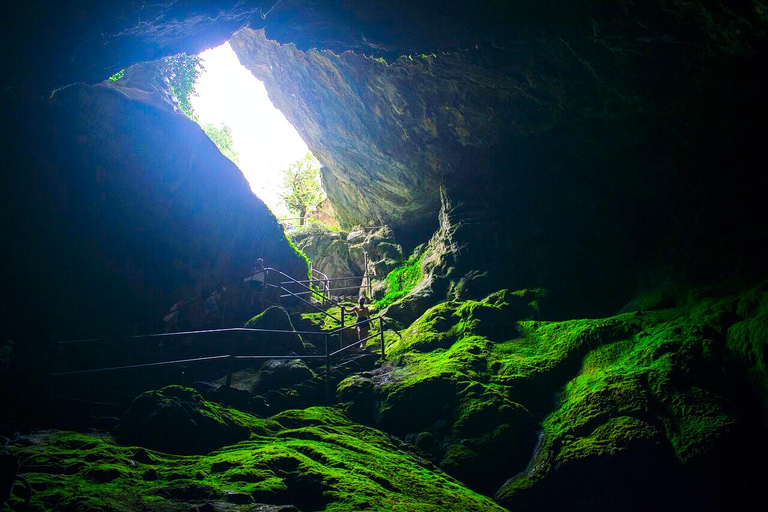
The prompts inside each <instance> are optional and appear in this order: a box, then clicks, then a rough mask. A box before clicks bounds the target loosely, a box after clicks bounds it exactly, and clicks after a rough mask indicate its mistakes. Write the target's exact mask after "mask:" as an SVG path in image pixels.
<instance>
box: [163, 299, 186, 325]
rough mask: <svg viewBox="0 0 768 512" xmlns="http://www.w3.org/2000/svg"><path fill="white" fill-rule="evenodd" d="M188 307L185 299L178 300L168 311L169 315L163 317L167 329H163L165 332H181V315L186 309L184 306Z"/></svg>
mask: <svg viewBox="0 0 768 512" xmlns="http://www.w3.org/2000/svg"><path fill="white" fill-rule="evenodd" d="M186 305H187V301H185V300H184V299H179V300H177V301H176V302H175V303H174V304H173V306H171V309H170V310H169V311H168V314H167V315H165V317H163V322H165V327H164V328H163V332H165V333H169V332H176V331H178V330H179V324H180V318H179V317H180V315H181V310H182V309H184V306H186Z"/></svg>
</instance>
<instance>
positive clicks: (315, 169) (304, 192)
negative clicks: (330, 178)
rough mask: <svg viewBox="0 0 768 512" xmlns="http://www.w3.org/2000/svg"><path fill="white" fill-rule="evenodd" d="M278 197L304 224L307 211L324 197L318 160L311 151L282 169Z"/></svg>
mask: <svg viewBox="0 0 768 512" xmlns="http://www.w3.org/2000/svg"><path fill="white" fill-rule="evenodd" d="M280 198H281V199H282V200H283V201H284V202H285V206H287V207H288V210H290V211H291V212H293V213H295V214H296V215H298V216H299V217H301V221H300V225H302V226H303V225H304V222H305V221H306V217H307V213H309V212H312V211H314V210H315V208H317V205H319V204H320V202H321V201H322V200H323V199H325V191H323V188H322V186H321V185H320V162H318V161H317V159H316V158H315V156H314V155H313V154H312V153H311V152H307V154H306V155H304V157H303V158H301V159H300V160H297V161H295V162H294V163H292V164H291V165H290V167H288V169H286V170H285V171H283V191H282V192H280Z"/></svg>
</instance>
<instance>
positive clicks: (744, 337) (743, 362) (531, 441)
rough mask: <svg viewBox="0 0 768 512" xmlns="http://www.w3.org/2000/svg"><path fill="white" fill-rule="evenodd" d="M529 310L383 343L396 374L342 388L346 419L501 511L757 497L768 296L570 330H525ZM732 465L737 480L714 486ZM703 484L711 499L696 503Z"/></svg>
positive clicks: (468, 309)
mask: <svg viewBox="0 0 768 512" xmlns="http://www.w3.org/2000/svg"><path fill="white" fill-rule="evenodd" d="M525 296H526V294H525V293H516V294H511V293H509V292H506V291H502V292H499V293H496V294H492V295H491V296H490V297H488V298H486V299H484V300H483V301H453V302H445V303H442V304H439V305H437V306H435V307H433V308H431V309H429V310H428V311H427V312H426V313H425V314H424V315H422V317H420V318H419V319H418V320H417V321H416V322H414V323H413V324H412V325H411V326H410V327H409V328H408V329H406V330H405V331H403V333H402V335H401V336H400V337H398V336H396V335H394V334H387V343H388V351H389V353H390V354H392V355H393V356H394V361H393V364H392V365H390V366H388V367H384V368H382V369H380V370H377V371H374V372H371V373H370V374H369V375H359V376H356V377H354V378H350V379H348V380H347V381H345V382H343V383H342V385H341V386H340V395H341V398H342V400H346V401H348V402H349V406H348V411H349V414H351V415H352V416H353V417H355V418H357V419H359V420H360V421H365V422H369V423H371V424H373V425H378V426H380V427H381V428H384V429H385V430H387V431H391V432H393V433H395V434H398V435H401V436H404V437H405V438H406V440H409V441H412V442H413V443H414V444H416V445H417V446H419V447H420V448H422V449H423V450H424V452H425V453H426V454H429V455H430V456H431V457H432V459H433V460H435V462H437V463H439V464H440V466H441V467H442V468H443V469H445V470H446V471H447V472H448V473H449V474H452V475H454V476H456V477H457V478H460V479H461V480H462V481H464V482H466V483H467V484H468V485H470V487H472V488H475V489H478V490H481V491H483V492H487V493H493V492H494V490H493V489H492V487H493V486H501V489H500V490H499V492H498V493H497V499H498V500H499V501H500V503H501V504H503V505H504V506H506V507H509V508H510V509H513V510H517V509H519V510H529V509H530V510H552V509H553V508H556V507H557V506H558V504H562V503H566V502H567V503H568V504H569V507H570V508H571V509H573V510H613V509H617V508H625V509H626V508H630V509H633V510H641V509H643V508H645V509H669V508H671V507H683V508H685V507H688V506H689V504H690V503H695V504H698V505H697V506H699V508H702V507H703V508H706V507H707V506H708V505H706V503H707V500H713V503H721V501H718V500H721V498H722V497H723V496H725V495H726V494H728V495H730V494H731V491H732V490H737V491H738V492H739V493H743V495H744V496H747V495H752V496H754V492H755V491H754V489H750V486H752V485H754V478H753V477H752V476H750V473H749V472H748V471H746V470H745V469H744V468H746V464H745V460H744V459H745V454H746V452H751V451H754V452H755V453H766V451H768V450H766V448H767V445H766V443H765V441H763V440H762V439H763V436H764V435H765V434H766V429H765V426H764V423H762V420H761V417H762V416H763V414H764V412H763V411H762V408H763V407H762V406H761V405H760V403H761V401H760V399H758V398H757V397H758V396H763V397H764V396H766V388H765V387H764V386H765V382H766V369H765V362H766V359H765V351H766V346H768V338H767V337H766V335H765V329H764V325H765V323H766V322H765V318H766V316H765V315H766V311H768V308H767V307H766V306H767V305H768V300H766V297H768V292H766V291H765V286H758V287H756V288H754V289H752V290H749V291H746V292H743V293H741V294H739V295H731V296H726V297H721V298H704V299H701V298H700V299H699V300H698V301H696V302H692V303H689V304H688V305H685V306H681V307H678V308H677V309H667V310H659V311H653V312H644V313H638V312H635V313H625V314H621V315H618V316H615V317H611V318H605V319H583V320H571V321H565V322H542V321H537V320H519V319H520V318H521V316H522V314H523V312H524V311H525V308H524V307H523V306H527V307H530V303H529V302H530V301H529V299H530V298H531V297H527V298H525V300H522V298H523V297H525ZM516 299H521V300H519V301H518V302H515V300H516ZM526 301H528V304H526ZM515 304H518V305H519V308H518V309H516V308H515V306H514V305H515ZM505 311H506V314H505V313H504V312H505ZM427 397H429V398H427ZM537 423H538V424H540V427H537ZM539 428H540V439H539V442H538V443H537V435H536V432H537V430H539ZM531 456H533V458H532V460H531V461H530V463H529V464H528V462H529V459H531ZM722 463H725V464H727V465H728V467H729V468H733V466H738V468H739V469H731V470H729V474H728V475H727V476H725V477H722V476H720V477H718V476H717V475H718V474H719V473H720V472H721V471H722V470H721V464H722ZM526 464H528V469H527V471H522V470H523V468H524V467H525V466H526ZM517 472H520V474H519V475H518V476H515V477H514V478H512V477H513V476H514V475H515V473H517ZM507 479H510V480H509V481H508V482H506V483H504V481H505V480H507ZM708 479H715V480H717V483H716V484H712V485H707V490H706V492H703V493H700V494H697V491H696V489H697V488H698V487H700V486H703V485H705V484H704V482H706V481H707V480H708ZM670 482H676V483H675V486H676V487H677V488H676V489H673V487H674V486H673V485H672V484H671V483H670ZM502 484H504V485H502ZM755 488H756V487H755ZM668 492H674V493H675V498H674V499H670V500H666V498H665V496H666V493H668ZM750 493H751V494H750ZM628 500H629V501H631V500H636V502H633V503H634V504H632V505H629V506H628V505H627V502H628ZM689 508H690V507H689ZM694 508H695V507H694Z"/></svg>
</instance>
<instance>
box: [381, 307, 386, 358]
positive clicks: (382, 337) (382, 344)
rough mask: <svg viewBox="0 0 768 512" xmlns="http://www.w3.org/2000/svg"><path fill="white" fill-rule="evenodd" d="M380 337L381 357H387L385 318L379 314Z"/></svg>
mask: <svg viewBox="0 0 768 512" xmlns="http://www.w3.org/2000/svg"><path fill="white" fill-rule="evenodd" d="M379 339H380V340H381V358H382V359H386V358H387V355H386V354H385V353H384V318H383V317H382V316H379Z"/></svg>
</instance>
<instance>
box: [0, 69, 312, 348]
mask: <svg viewBox="0 0 768 512" xmlns="http://www.w3.org/2000/svg"><path fill="white" fill-rule="evenodd" d="M139 68H140V69H135V70H129V71H128V77H129V79H128V80H127V81H126V82H125V83H124V84H120V82H117V83H115V84H112V83H105V84H99V85H94V86H88V85H81V84H79V85H73V86H70V87H68V88H66V89H63V90H61V91H58V92H57V93H56V94H54V95H53V97H52V98H51V99H50V100H45V101H43V100H40V99H38V98H36V99H33V100H30V101H27V100H23V101H22V100H20V99H17V101H16V102H13V101H11V102H7V101H6V102H4V103H3V112H4V118H6V119H9V122H10V120H14V122H18V123H19V125H18V127H17V128H16V130H17V135H16V137H17V138H18V140H17V142H18V143H17V144H13V145H12V146H11V147H10V148H9V149H8V151H7V152H6V154H5V157H6V159H7V162H9V166H10V167H11V168H14V169H18V172H17V171H14V172H7V173H3V178H2V180H3V183H2V185H3V190H4V191H5V192H6V194H8V197H7V198H5V199H4V201H3V202H2V203H3V208H4V211H5V209H10V210H13V211H14V218H23V219H24V224H23V229H19V227H21V225H17V227H16V228H14V229H13V230H4V239H3V243H4V244H9V246H14V247H17V248H18V249H17V250H15V251H13V252H11V253H9V257H10V258H11V260H10V262H9V264H8V265H6V266H4V267H3V272H4V273H3V276H4V277H3V280H4V283H5V284H6V286H7V289H8V290H9V293H13V294H14V295H16V296H17V297H18V299H17V300H15V301H14V310H13V312H12V315H15V316H16V317H17V318H18V322H15V324H16V326H17V328H24V327H25V326H27V327H28V326H29V325H32V323H31V322H29V321H27V320H25V318H27V315H29V314H32V313H33V312H35V311H37V310H39V307H41V305H43V304H44V305H45V309H46V312H47V313H46V315H47V317H48V321H47V322H45V324H46V325H45V328H46V329H50V330H51V331H52V330H53V329H55V330H56V332H57V333H58V335H59V336H61V337H77V336H83V335H87V334H88V333H89V332H90V333H94V332H97V333H98V334H100V335H102V336H103V335H104V334H106V333H109V332H111V330H114V329H115V328H118V327H121V326H124V325H126V324H131V323H134V322H147V323H145V324H142V325H141V326H140V329H141V330H140V331H139V332H142V331H144V332H146V331H149V330H152V331H154V332H156V331H157V330H160V329H162V321H161V319H162V318H163V316H165V315H166V314H167V312H168V309H169V308H170V307H171V305H173V304H174V303H175V302H176V301H177V300H178V299H179V298H182V297H183V298H186V299H187V302H188V303H189V306H188V309H189V312H188V313H189V320H190V323H191V325H192V326H196V325H198V324H199V321H200V320H201V319H202V317H203V305H202V304H203V301H204V300H205V299H206V298H207V297H208V294H210V292H211V290H212V289H214V288H217V287H221V286H225V287H227V288H228V292H227V293H226V294H225V295H226V298H227V301H228V303H227V306H228V309H229V310H230V311H231V310H232V308H231V307H229V306H234V305H236V304H237V303H238V297H237V295H238V291H239V286H238V285H239V283H240V279H241V278H242V277H243V276H245V275H247V274H248V273H249V272H250V271H251V270H252V268H253V263H254V261H255V259H256V258H259V257H262V258H264V260H265V262H266V264H267V265H271V266H274V267H278V268H280V270H282V271H284V272H286V273H287V274H290V275H294V276H301V275H306V274H307V268H306V264H305V262H304V260H303V258H301V257H300V256H299V255H298V254H297V253H296V252H295V251H294V250H293V249H292V248H291V247H290V246H289V244H288V242H287V240H286V239H285V236H284V234H283V232H282V229H281V228H280V226H279V224H278V223H277V221H276V220H275V218H274V217H273V216H272V214H271V213H270V212H269V210H268V209H267V207H266V206H265V205H264V204H263V203H262V202H261V200H259V199H258V198H257V197H256V196H254V195H253V193H252V192H251V190H250V187H249V186H248V183H247V181H246V180H245V178H244V177H243V175H242V173H241V172H240V171H239V169H238V168H237V167H236V166H235V165H234V164H233V163H232V162H230V161H229V160H228V159H227V158H225V157H224V156H223V155H221V153H220V152H219V151H218V149H217V148H216V146H215V145H214V144H213V142H211V140H210V139H209V138H208V137H207V136H206V135H205V133H204V132H203V130H202V129H201V128H200V127H199V126H198V125H197V124H195V123H194V122H192V121H191V120H189V119H188V118H186V117H185V116H184V115H182V114H180V113H178V112H175V111H174V108H173V106H172V105H171V104H169V103H168V102H167V101H166V100H167V99H168V93H167V90H165V91H164V90H163V87H164V86H165V83H164V81H163V80H162V79H157V77H156V76H155V72H154V71H153V70H152V66H151V65H149V64H147V65H143V66H140V67H139ZM134 72H135V73H134ZM153 77H154V78H153ZM142 87H144V88H142ZM22 169H30V171H29V172H27V171H22ZM10 191H14V192H13V193H12V194H11V193H10ZM4 222H5V221H4ZM30 236H34V238H35V240H36V242H34V243H30V242H28V241H27V238H28V237H30ZM21 247H24V249H23V250H22V249H21ZM32 261H34V262H36V263H35V265H30V262H32ZM226 320H227V319H225V324H226ZM152 321H155V323H154V324H151V322H152ZM112 332H114V331H112ZM128 333H129V334H131V333H133V332H132V331H129V332H128ZM121 334H126V332H125V331H123V332H121Z"/></svg>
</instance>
